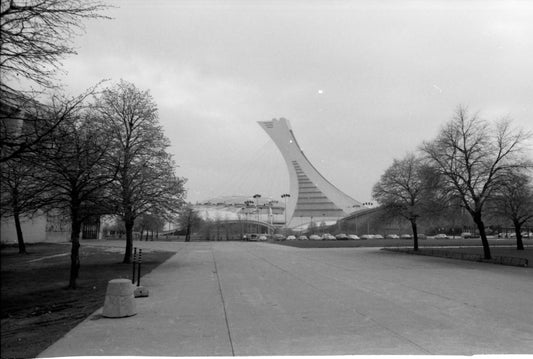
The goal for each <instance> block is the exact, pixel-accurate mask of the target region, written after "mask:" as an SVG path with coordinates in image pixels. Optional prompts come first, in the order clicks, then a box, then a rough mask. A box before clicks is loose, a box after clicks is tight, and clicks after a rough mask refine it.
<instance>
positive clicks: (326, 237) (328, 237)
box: [322, 233, 337, 241]
mask: <svg viewBox="0 0 533 359" xmlns="http://www.w3.org/2000/svg"><path fill="white" fill-rule="evenodd" d="M336 239H337V238H335V236H333V235H331V234H329V233H324V235H323V236H322V240H324V241H334V240H336Z"/></svg>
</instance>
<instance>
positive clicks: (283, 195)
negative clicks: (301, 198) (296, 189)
mask: <svg viewBox="0 0 533 359" xmlns="http://www.w3.org/2000/svg"><path fill="white" fill-rule="evenodd" d="M290 196H291V195H290V194H288V193H284V194H282V195H281V198H283V199H284V200H285V209H284V210H283V212H285V227H287V198H288V197H290Z"/></svg>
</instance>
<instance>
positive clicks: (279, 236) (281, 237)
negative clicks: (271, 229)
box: [274, 234, 285, 241]
mask: <svg viewBox="0 0 533 359" xmlns="http://www.w3.org/2000/svg"><path fill="white" fill-rule="evenodd" d="M274 240H275V241H284V240H285V236H284V235H283V234H274Z"/></svg>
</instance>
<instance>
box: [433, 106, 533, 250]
mask: <svg viewBox="0 0 533 359" xmlns="http://www.w3.org/2000/svg"><path fill="white" fill-rule="evenodd" d="M529 138H531V134H529V133H526V132H524V131H522V130H514V129H513V128H512V127H511V123H510V121H508V120H505V119H504V120H501V121H499V122H497V123H495V124H494V125H491V124H490V123H488V122H487V121H484V120H482V119H481V118H480V117H479V116H478V115H477V114H474V115H470V114H469V113H468V111H467V109H466V108H465V107H459V108H458V109H457V110H456V113H455V116H454V118H453V119H452V120H451V121H450V122H448V123H447V124H446V125H445V126H444V127H443V128H442V129H441V131H440V133H439V134H438V136H437V138H436V139H434V140H433V141H431V142H425V143H424V144H423V146H422V150H423V151H424V152H425V154H426V155H427V158H428V159H429V160H430V161H431V163H432V164H433V166H434V167H435V169H436V170H437V171H438V172H439V173H440V174H441V175H442V176H443V178H444V185H445V187H446V190H447V191H448V192H450V193H452V194H453V195H455V196H456V197H457V198H459V199H460V200H461V202H462V205H463V207H464V208H465V209H466V210H467V211H468V213H469V214H470V215H471V216H472V219H473V221H474V223H475V224H476V226H477V228H478V230H479V234H480V236H481V242H482V244H483V253H484V257H485V259H491V253H490V247H489V242H488V240H487V235H486V232H485V224H484V222H483V215H484V212H485V204H486V202H487V200H488V199H489V198H490V196H491V195H492V194H493V193H494V191H495V190H496V189H497V188H499V187H500V186H501V184H502V183H503V181H505V176H506V175H507V174H508V173H509V171H510V170H512V169H514V168H523V167H527V166H529V165H530V163H528V162H527V161H526V162H524V161H522V160H520V155H522V154H523V152H524V151H525V147H524V145H525V144H526V143H527V140H528V139H529Z"/></svg>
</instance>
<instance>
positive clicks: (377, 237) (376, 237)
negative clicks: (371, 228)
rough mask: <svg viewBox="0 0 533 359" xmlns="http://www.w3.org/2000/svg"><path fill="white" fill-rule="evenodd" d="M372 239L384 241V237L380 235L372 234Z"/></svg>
mask: <svg viewBox="0 0 533 359" xmlns="http://www.w3.org/2000/svg"><path fill="white" fill-rule="evenodd" d="M373 238H374V239H384V238H385V237H383V236H382V235H381V234H374V237H373Z"/></svg>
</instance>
